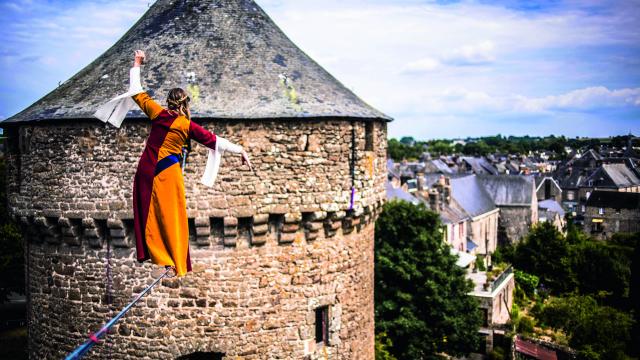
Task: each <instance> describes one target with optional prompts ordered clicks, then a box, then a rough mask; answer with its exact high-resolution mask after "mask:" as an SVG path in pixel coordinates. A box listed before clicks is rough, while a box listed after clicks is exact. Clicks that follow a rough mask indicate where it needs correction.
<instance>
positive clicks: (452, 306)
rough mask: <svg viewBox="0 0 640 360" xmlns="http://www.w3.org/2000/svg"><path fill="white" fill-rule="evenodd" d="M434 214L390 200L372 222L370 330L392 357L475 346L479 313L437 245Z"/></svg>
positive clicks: (455, 352)
mask: <svg viewBox="0 0 640 360" xmlns="http://www.w3.org/2000/svg"><path fill="white" fill-rule="evenodd" d="M440 226H441V224H440V220H439V218H438V215H437V214H436V213H434V212H431V211H429V210H428V209H427V208H426V207H425V206H424V205H419V206H415V205H412V204H410V203H406V202H396V201H391V202H389V203H387V204H386V205H385V206H384V211H383V212H382V214H381V215H380V217H379V218H378V220H377V221H376V235H375V311H376V330H377V332H378V333H381V332H385V333H386V334H387V335H388V337H389V338H390V339H391V341H392V346H391V348H390V351H389V352H390V353H392V354H393V355H394V356H395V357H396V358H398V359H425V358H432V357H435V356H436V355H435V354H437V353H441V352H444V353H447V354H450V355H454V356H461V355H464V354H467V353H469V352H471V351H473V350H474V349H476V348H477V346H478V344H479V342H480V338H479V335H478V332H477V331H478V329H479V327H480V324H481V321H482V319H481V314H480V312H479V311H478V303H477V300H476V299H475V298H473V297H471V296H468V295H467V293H468V292H469V291H471V290H472V285H471V283H470V282H468V281H467V280H466V279H465V277H464V270H462V269H461V268H459V267H458V266H456V264H455V263H456V258H455V257H454V256H452V255H451V254H450V252H449V251H450V250H449V247H448V246H447V245H446V244H445V243H444V242H443V241H442V235H441V234H440V232H439V231H438V229H439V228H440Z"/></svg>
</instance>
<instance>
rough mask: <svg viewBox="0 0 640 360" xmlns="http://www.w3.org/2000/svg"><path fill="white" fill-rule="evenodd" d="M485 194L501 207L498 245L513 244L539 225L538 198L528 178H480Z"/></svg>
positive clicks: (533, 183)
mask: <svg viewBox="0 0 640 360" xmlns="http://www.w3.org/2000/svg"><path fill="white" fill-rule="evenodd" d="M479 180H480V182H481V183H482V184H483V186H484V187H485V189H486V190H487V193H488V194H489V196H490V197H491V199H492V200H493V202H494V203H495V204H496V206H497V207H498V208H500V224H499V227H500V231H499V238H498V242H499V243H503V244H514V243H517V242H518V241H520V239H522V237H524V236H525V235H526V234H527V233H528V232H529V229H530V228H531V226H532V225H533V224H536V223H537V222H538V198H537V195H536V188H535V182H534V180H533V178H532V177H531V176H524V175H496V176H489V175H485V176H480V177H479Z"/></svg>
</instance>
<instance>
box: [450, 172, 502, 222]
mask: <svg viewBox="0 0 640 360" xmlns="http://www.w3.org/2000/svg"><path fill="white" fill-rule="evenodd" d="M451 195H452V196H453V198H454V199H455V201H457V202H458V204H460V206H461V207H462V209H464V211H465V212H467V214H469V215H470V216H471V217H476V216H479V215H482V214H485V213H488V212H490V211H493V210H495V209H496V206H495V204H494V203H493V200H491V197H490V196H489V194H488V193H487V191H486V190H485V188H484V186H482V184H481V183H480V180H478V177H477V176H476V175H469V176H465V177H459V178H451Z"/></svg>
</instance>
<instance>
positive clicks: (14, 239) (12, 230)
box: [0, 159, 24, 303]
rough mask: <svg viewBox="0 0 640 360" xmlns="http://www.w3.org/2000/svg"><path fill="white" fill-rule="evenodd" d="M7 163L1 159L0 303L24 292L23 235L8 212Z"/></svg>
mask: <svg viewBox="0 0 640 360" xmlns="http://www.w3.org/2000/svg"><path fill="white" fill-rule="evenodd" d="M5 178H6V177H5V163H4V159H2V160H0V274H2V276H0V303H2V302H4V301H5V300H6V299H7V296H8V295H9V294H10V293H11V292H12V291H13V292H16V293H19V294H24V250H23V243H22V235H21V234H20V230H19V229H18V227H17V225H16V224H15V223H13V221H11V219H10V218H9V214H8V213H7V194H6V181H5Z"/></svg>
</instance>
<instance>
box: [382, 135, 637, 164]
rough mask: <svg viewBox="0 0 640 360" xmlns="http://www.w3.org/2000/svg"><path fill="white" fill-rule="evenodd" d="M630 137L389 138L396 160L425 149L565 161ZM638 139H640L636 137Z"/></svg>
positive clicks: (620, 144) (620, 143) (390, 152)
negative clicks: (579, 152) (544, 155)
mask: <svg viewBox="0 0 640 360" xmlns="http://www.w3.org/2000/svg"><path fill="white" fill-rule="evenodd" d="M629 137H631V138H632V139H634V138H635V137H634V136H633V135H631V134H630V135H620V136H613V137H609V138H567V137H565V136H555V135H549V136H544V137H541V136H528V135H525V136H503V135H500V134H498V135H495V136H482V137H475V138H471V137H468V138H466V139H433V140H424V141H423V140H416V139H414V138H413V137H411V136H404V137H402V138H400V139H399V140H398V139H395V138H391V139H389V141H388V155H389V157H390V158H392V159H394V160H402V159H419V158H420V156H421V155H422V154H423V153H424V152H429V153H430V154H431V155H432V156H440V155H452V154H463V155H471V156H484V155H487V154H495V153H500V154H514V155H526V154H529V153H530V152H536V151H546V152H549V155H550V158H551V159H554V160H563V159H565V158H566V157H567V156H568V154H567V152H566V151H565V149H566V148H570V149H572V150H578V149H584V148H590V149H594V150H596V151H599V150H600V148H601V147H611V148H622V147H625V146H627V144H628V141H629ZM460 140H462V141H460ZM636 141H637V140H636Z"/></svg>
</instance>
